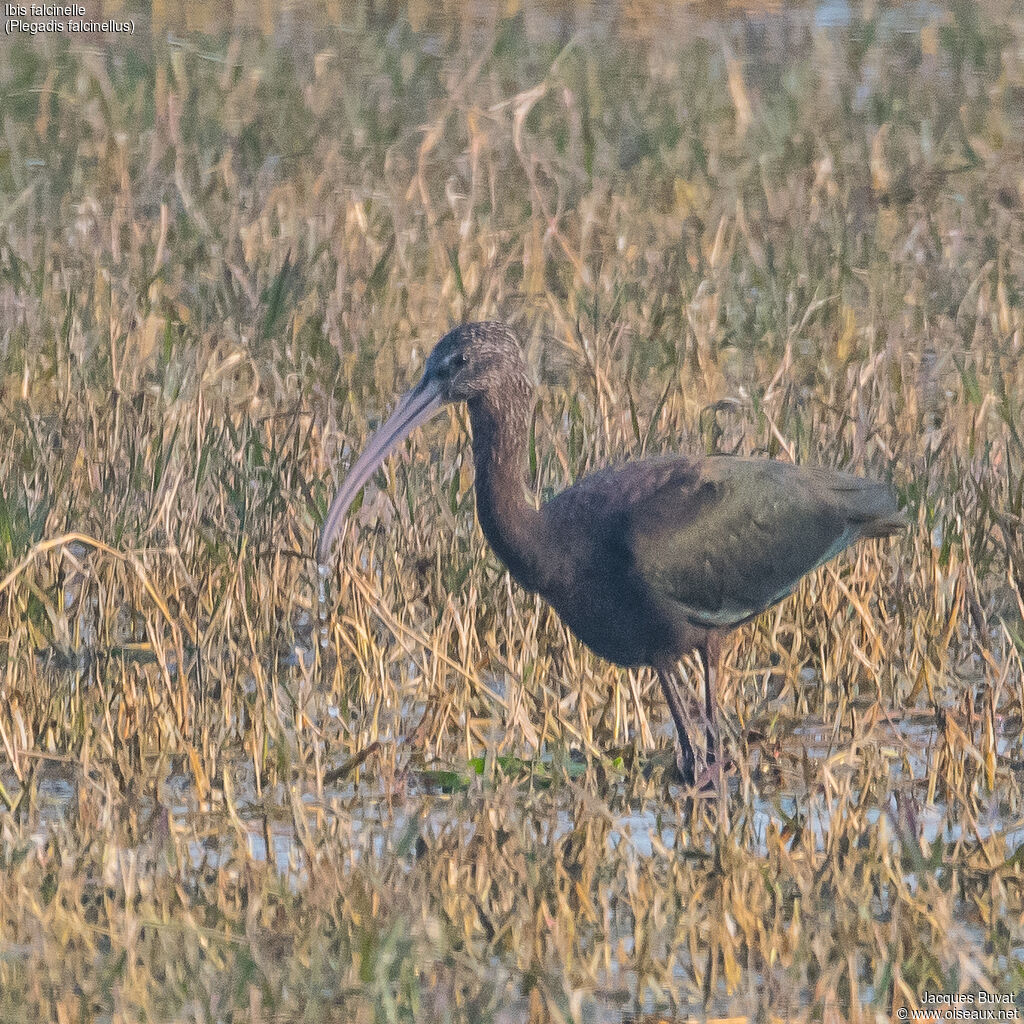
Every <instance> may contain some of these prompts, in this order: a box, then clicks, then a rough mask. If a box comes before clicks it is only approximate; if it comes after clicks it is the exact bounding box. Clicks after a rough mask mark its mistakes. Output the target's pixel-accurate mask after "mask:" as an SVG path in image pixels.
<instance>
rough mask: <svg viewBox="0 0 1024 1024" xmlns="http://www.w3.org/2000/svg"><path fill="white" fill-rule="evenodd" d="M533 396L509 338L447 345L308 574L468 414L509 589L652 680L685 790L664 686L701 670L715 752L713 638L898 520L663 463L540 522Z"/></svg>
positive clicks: (605, 482) (825, 474)
mask: <svg viewBox="0 0 1024 1024" xmlns="http://www.w3.org/2000/svg"><path fill="white" fill-rule="evenodd" d="M532 400H533V387H532V385H531V383H530V379H529V377H528V375H527V371H526V365H525V362H524V361H523V356H522V352H521V350H520V347H519V344H518V342H517V340H516V338H515V335H514V334H513V332H512V330H511V329H510V328H509V327H507V326H505V325H504V324H500V323H478V324H466V325H464V326H462V327H458V328H456V329H455V330H453V331H451V332H449V333H448V334H446V335H445V336H444V337H443V338H442V339H441V340H440V341H439V342H438V343H437V345H436V347H435V348H434V350H433V352H431V354H430V356H429V358H428V359H427V364H426V367H425V369H424V372H423V377H422V379H421V380H420V382H419V384H417V385H416V387H415V388H414V389H413V390H412V391H410V392H409V393H408V394H407V395H406V396H405V397H404V398H403V399H401V401H400V402H399V404H398V406H397V407H396V409H395V411H394V413H393V414H392V416H391V417H390V418H389V419H388V421H387V422H386V423H385V424H384V425H383V426H382V427H381V428H380V430H379V431H378V432H377V433H376V434H375V435H374V437H373V438H372V439H371V441H370V443H369V444H368V445H367V448H366V451H365V452H364V453H363V455H362V456H361V457H360V458H359V459H358V460H357V462H356V463H355V465H354V466H353V467H352V469H351V471H350V472H349V475H348V477H347V478H346V480H345V482H344V483H343V484H342V486H341V488H340V490H339V491H338V494H337V495H336V497H335V499H334V501H333V502H332V504H331V508H330V510H329V511H328V513H327V517H326V519H325V520H324V526H323V531H322V534H321V538H320V546H319V557H320V561H321V562H323V561H326V559H327V557H328V555H329V554H330V547H331V542H332V540H333V538H334V535H335V533H336V531H337V528H338V525H339V523H340V522H341V518H342V516H343V515H344V514H345V512H346V510H347V509H348V507H349V505H350V504H351V502H352V500H353V498H354V497H355V496H356V494H357V493H358V491H359V489H360V488H361V487H362V486H363V484H365V483H366V481H367V480H368V479H369V478H370V476H371V475H372V474H373V472H374V470H375V469H376V468H377V467H378V466H379V465H380V463H381V462H382V461H383V460H384V458H385V457H386V456H387V455H388V453H389V452H390V451H391V450H392V449H393V448H394V447H395V445H397V444H398V443H399V442H400V441H401V440H402V439H403V438H404V437H406V436H407V435H408V434H409V433H410V432H411V431H412V430H413V429H414V428H415V427H416V426H418V425H419V424H421V423H423V422H425V421H426V420H427V419H429V418H430V417H431V416H433V415H434V414H435V413H436V412H437V411H438V410H439V409H440V408H441V407H442V406H443V405H444V404H445V403H449V402H459V401H463V402H466V403H467V405H468V408H469V416H470V423H471V426H472V431H473V459H474V465H475V469H476V481H475V486H476V504H477V516H478V518H479V520H480V526H481V527H482V529H483V531H484V535H485V536H486V537H487V540H488V541H489V542H490V544H491V547H492V548H493V549H494V551H495V553H496V554H497V555H498V557H499V558H500V559H501V560H502V561H503V562H504V563H505V565H506V566H507V567H508V570H509V572H510V573H511V574H512V576H513V578H514V579H515V580H516V581H517V582H518V583H519V584H520V585H521V586H523V587H524V588H525V589H526V590H529V591H532V592H536V593H539V594H540V595H541V596H542V597H543V598H544V599H545V600H546V601H548V603H549V604H551V606H552V607H553V608H554V609H555V611H556V612H558V614H559V615H560V616H561V618H562V619H563V620H564V621H565V623H566V625H568V626H569V628H570V629H571V630H572V631H573V632H574V633H575V634H576V635H577V636H578V637H579V638H580V639H581V640H582V641H583V642H584V643H585V644H587V646H588V647H590V648H591V649H592V650H593V651H595V652H596V653H597V654H599V655H601V656H602V657H604V658H606V659H608V661H611V662H614V663H615V664H617V665H627V666H639V665H650V666H652V667H653V668H654V669H655V671H656V672H657V673H658V677H659V679H660V681H661V686H662V690H663V692H664V694H665V698H666V700H667V702H668V704H669V710H670V711H671V713H672V718H673V721H674V722H675V726H676V731H677V733H678V736H679V751H678V763H679V769H680V772H681V773H682V775H683V777H684V778H685V779H688V780H690V781H692V780H693V779H694V776H695V756H694V751H693V745H692V742H691V734H692V730H693V728H694V723H693V721H692V717H693V716H691V715H690V714H689V713H688V711H687V705H686V703H685V702H684V701H683V700H682V699H681V697H680V695H679V691H678V689H677V685H676V672H677V665H678V661H679V659H680V658H681V657H682V656H683V655H685V654H687V653H689V652H690V651H697V652H698V653H699V654H700V657H701V660H702V662H703V667H704V675H705V692H704V708H703V711H702V717H703V718H704V719H705V722H704V724H705V728H706V730H707V734H708V756H709V758H711V757H714V756H715V747H716V744H717V726H716V714H717V700H716V696H715V673H716V668H717V662H718V653H719V647H720V642H721V637H722V635H723V634H724V633H726V632H727V631H729V630H731V629H735V628H736V627H737V626H740V625H742V624H743V623H745V622H748V621H749V620H750V619H753V618H754V617H755V616H757V615H759V614H760V613H761V612H762V611H764V610H765V609H766V608H769V607H771V606H772V605H773V604H775V603H776V602H778V601H780V600H782V598H784V597H785V596H786V595H787V594H789V593H791V592H792V591H793V589H794V588H795V587H796V585H797V583H798V582H799V580H800V578H801V577H802V576H804V575H805V574H806V573H808V572H810V571H811V570H812V569H814V568H815V567H816V566H819V565H821V564H822V563H823V562H825V561H827V560H828V559H830V558H832V557H833V556H835V555H837V554H838V553H839V552H840V551H842V550H843V549H844V548H846V547H848V546H849V545H850V544H852V543H853V542H854V541H857V540H859V539H861V538H864V537H884V536H887V535H889V534H892V533H894V532H895V531H897V530H899V529H901V528H902V527H903V525H904V519H903V517H902V515H901V514H900V512H899V511H898V509H897V506H896V502H895V499H894V496H893V493H892V491H891V490H890V488H889V487H888V486H887V485H885V484H881V483H877V482H874V481H871V480H864V479H862V478H860V477H857V476H852V475H850V474H848V473H839V472H836V471H834V470H829V469H815V468H810V467H805V466H793V465H789V464H787V463H782V462H773V461H771V460H767V459H741V458H732V457H727V456H723V457H713V458H706V459H691V458H687V457H685V456H681V455H679V456H664V457H660V458H652V459H647V460H644V461H642V462H632V463H627V464H626V465H624V466H621V467H618V468H615V469H606V470H602V471H601V472H598V473H594V474H593V475H592V476H589V477H587V478H585V479H584V480H581V481H580V482H579V483H577V484H575V485H574V486H573V487H570V488H568V489H567V490H565V491H563V492H562V493H561V494H558V495H557V496H556V497H554V498H552V500H551V501H549V502H547V504H545V505H543V506H542V507H541V508H540V509H537V508H536V507H535V506H534V504H533V502H532V500H530V499H528V497H527V494H526V490H525V484H524V475H523V465H524V449H525V444H526V435H527V424H528V417H529V414H530V411H531V404H532Z"/></svg>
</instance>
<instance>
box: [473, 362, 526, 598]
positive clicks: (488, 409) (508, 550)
mask: <svg viewBox="0 0 1024 1024" xmlns="http://www.w3.org/2000/svg"><path fill="white" fill-rule="evenodd" d="M532 402H533V389H532V387H531V385H530V382H529V379H528V378H527V377H526V375H525V373H524V374H522V376H521V377H517V378H516V379H514V380H513V381H511V382H508V383H507V384H506V386H504V387H502V389H501V391H500V393H499V394H485V395H483V396H482V397H480V398H477V399H475V400H474V401H472V402H470V403H469V418H470V424H471V426H472V428H473V462H474V465H475V467H476V481H475V487H476V513H477V518H478V519H479V520H480V527H481V529H482V530H483V531H484V536H485V537H486V538H487V540H488V542H489V543H490V545H491V547H492V548H493V549H494V552H495V554H497V556H498V557H499V558H500V559H501V560H502V562H504V563H505V565H506V566H507V567H508V570H509V572H510V573H511V574H512V576H513V577H514V578H515V579H516V580H517V581H518V582H519V583H520V584H522V585H523V586H524V587H525V588H526V589H527V590H533V591H535V590H537V589H538V588H539V586H540V585H541V581H542V578H543V566H544V557H543V552H542V547H543V536H542V529H543V517H542V515H541V513H540V512H538V511H537V508H536V507H535V505H534V502H533V499H532V498H528V497H527V490H526V477H525V461H526V436H527V430H528V425H529V412H530V407H531V405H532Z"/></svg>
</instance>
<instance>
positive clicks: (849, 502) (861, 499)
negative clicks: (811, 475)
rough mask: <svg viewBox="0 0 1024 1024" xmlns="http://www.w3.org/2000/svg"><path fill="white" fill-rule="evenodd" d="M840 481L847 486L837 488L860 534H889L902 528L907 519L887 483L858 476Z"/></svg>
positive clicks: (870, 535)
mask: <svg viewBox="0 0 1024 1024" xmlns="http://www.w3.org/2000/svg"><path fill="white" fill-rule="evenodd" d="M844 476H845V474H844ZM847 481H848V483H847ZM854 481H856V483H854ZM844 483H847V486H845V487H842V486H841V487H840V488H838V489H839V490H841V492H842V495H843V498H844V499H845V503H846V510H847V515H848V516H849V518H850V521H851V522H853V523H856V524H857V526H858V527H860V535H861V536H862V537H891V536H892V535H893V534H894V533H899V531H900V530H903V529H905V528H906V526H907V524H908V522H909V520H908V519H907V517H906V515H905V514H904V513H903V510H902V509H901V508H900V507H899V505H897V503H896V494H895V492H894V491H893V489H892V488H891V487H890V486H889V485H888V484H883V483H879V482H878V481H876V480H864V479H862V478H860V477H847V478H846V480H844Z"/></svg>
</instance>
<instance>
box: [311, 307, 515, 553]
mask: <svg viewBox="0 0 1024 1024" xmlns="http://www.w3.org/2000/svg"><path fill="white" fill-rule="evenodd" d="M525 379H526V377H525V364H524V361H523V355H522V350H521V349H520V347H519V342H518V341H517V339H516V336H515V334H514V333H513V332H512V329H511V328H510V327H508V326H506V325H505V324H502V323H497V322H484V323H474V324H463V325H462V326H461V327H456V328H455V329H454V330H452V331H449V332H448V333H447V334H446V335H445V336H444V337H443V338H442V339H441V340H440V341H439V342H438V343H437V344H436V345H435V346H434V350H433V351H432V352H431V353H430V355H429V356H428V357H427V362H426V365H425V366H424V368H423V376H422V377H421V378H420V380H419V383H418V384H417V385H416V386H415V387H414V388H413V389H412V390H411V391H409V392H407V393H406V394H405V395H403V396H402V398H400V399H399V401H398V404H397V405H396V406H395V409H394V412H392V414H391V415H390V416H389V417H388V418H387V420H386V421H385V422H384V423H383V425H382V426H381V427H380V429H379V430H378V431H377V432H376V433H375V434H374V435H373V437H371V438H370V440H369V442H368V443H367V445H366V448H365V450H364V451H363V454H362V455H360V456H359V458H358V459H357V460H356V462H355V464H354V465H353V466H352V468H351V469H350V470H349V474H348V476H347V477H346V478H345V480H344V482H343V483H342V485H341V487H340V488H339V490H338V493H337V494H336V495H335V496H334V501H332V502H331V507H330V509H329V510H328V512H327V516H326V518H325V519H324V525H323V530H322V532H321V534H320V544H319V548H318V555H319V559H320V561H321V562H324V561H326V559H327V556H328V555H329V554H330V548H331V542H332V541H333V539H334V535H335V533H336V532H337V530H338V527H339V526H340V524H341V520H342V517H343V516H344V515H345V513H346V512H347V511H348V507H349V505H351V504H352V501H353V500H354V498H355V496H356V495H357V494H358V493H359V490H360V488H361V487H362V486H363V484H365V483H366V481H367V480H369V479H370V477H371V476H372V475H373V474H374V472H375V471H376V469H377V467H378V466H379V465H380V464H381V463H382V462H383V461H384V460H385V459H386V458H387V456H388V455H389V454H390V453H391V452H392V451H393V450H394V449H395V448H396V447H397V446H398V445H399V444H400V443H401V442H402V441H403V440H404V439H405V438H406V437H408V436H409V434H411V433H412V431H414V430H415V429H416V428H417V427H418V426H420V425H421V424H423V423H426V422H427V420H429V419H430V418H431V417H432V416H434V415H435V414H436V413H438V412H440V410H441V408H442V407H443V406H444V405H446V404H448V403H451V402H469V403H470V404H471V405H472V403H474V402H476V401H478V400H480V399H482V398H484V397H485V396H488V395H491V396H494V395H498V394H500V393H501V391H502V389H503V388H504V387H505V386H506V385H507V384H509V383H511V382H513V381H516V382H519V381H521V380H525Z"/></svg>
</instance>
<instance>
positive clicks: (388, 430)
mask: <svg viewBox="0 0 1024 1024" xmlns="http://www.w3.org/2000/svg"><path fill="white" fill-rule="evenodd" d="M441 405H442V397H441V390H440V388H439V387H438V385H437V383H436V382H435V381H432V380H427V379H423V380H421V381H420V382H419V384H417V385H416V387H414V388H413V389H412V391H410V392H408V393H407V394H405V395H403V396H402V398H400V399H399V401H398V405H396V406H395V411H394V412H393V413H392V414H391V415H390V416H389V417H388V418H387V420H385V421H384V424H383V426H381V428H380V429H379V430H378V431H377V433H376V434H374V435H373V437H371V438H370V442H369V444H367V446H366V450H365V451H364V452H363V454H362V455H360V456H359V458H358V459H356V463H355V465H354V466H353V467H352V468H351V469H350V470H349V473H348V476H347V477H345V481H344V483H342V485H341V487H340V488H339V490H338V493H337V494H336V495H335V496H334V501H332V502H331V507H330V508H329V509H328V511H327V517H326V518H325V519H324V526H323V530H322V532H321V533H320V545H319V547H318V548H317V557H318V558H319V560H320V562H321V563H323V562H326V561H327V558H328V556H329V555H330V553H331V543H332V541H333V540H334V536H335V534H336V533H337V532H338V527H339V526H340V525H341V520H342V518H343V517H344V515H345V513H346V512H347V511H348V507H349V505H351V504H352V501H353V500H354V498H355V496H356V495H357V494H358V493H359V490H360V488H361V487H362V486H363V484H365V483H366V481H367V480H369V479H370V477H371V476H373V474H374V472H375V471H376V470H377V467H378V466H379V465H380V464H381V463H382V462H383V461H384V460H385V459H386V458H387V457H388V455H390V454H391V452H392V451H393V450H394V449H395V448H396V447H397V446H398V445H399V444H400V443H401V442H402V441H403V440H405V438H406V437H408V436H409V434H411V433H412V432H413V431H414V430H415V429H416V428H417V427H418V426H419V425H420V424H421V423H426V422H427V420H429V419H430V417H431V416H433V415H435V413H437V412H439V411H440V409H441Z"/></svg>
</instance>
